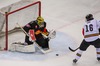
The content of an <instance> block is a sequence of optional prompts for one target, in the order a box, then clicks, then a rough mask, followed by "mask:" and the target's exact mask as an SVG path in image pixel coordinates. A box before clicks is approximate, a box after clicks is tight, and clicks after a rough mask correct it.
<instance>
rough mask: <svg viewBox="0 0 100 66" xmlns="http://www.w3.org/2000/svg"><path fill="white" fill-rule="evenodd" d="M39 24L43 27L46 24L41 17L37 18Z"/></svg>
mask: <svg viewBox="0 0 100 66" xmlns="http://www.w3.org/2000/svg"><path fill="white" fill-rule="evenodd" d="M37 22H38V25H39V26H41V25H43V23H44V19H43V18H42V17H41V16H39V17H37Z"/></svg>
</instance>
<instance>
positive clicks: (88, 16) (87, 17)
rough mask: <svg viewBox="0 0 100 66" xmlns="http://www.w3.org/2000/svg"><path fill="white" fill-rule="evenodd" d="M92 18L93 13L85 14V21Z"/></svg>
mask: <svg viewBox="0 0 100 66" xmlns="http://www.w3.org/2000/svg"><path fill="white" fill-rule="evenodd" d="M93 19H94V18H93V15H92V14H88V15H86V20H87V21H90V20H93Z"/></svg>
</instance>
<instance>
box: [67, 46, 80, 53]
mask: <svg viewBox="0 0 100 66" xmlns="http://www.w3.org/2000/svg"><path fill="white" fill-rule="evenodd" d="M68 48H69V50H70V51H72V52H75V51H76V50H78V49H79V47H78V48H76V49H72V48H70V47H68Z"/></svg>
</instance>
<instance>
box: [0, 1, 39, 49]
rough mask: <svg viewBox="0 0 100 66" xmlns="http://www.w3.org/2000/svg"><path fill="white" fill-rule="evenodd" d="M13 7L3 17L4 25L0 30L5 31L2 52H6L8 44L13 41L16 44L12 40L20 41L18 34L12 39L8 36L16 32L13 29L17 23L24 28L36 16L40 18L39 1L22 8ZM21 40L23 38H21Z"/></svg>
mask: <svg viewBox="0 0 100 66" xmlns="http://www.w3.org/2000/svg"><path fill="white" fill-rule="evenodd" d="M21 5H22V4H21ZM18 6H20V5H18ZM15 7H17V6H14V7H13V8H12V11H11V12H5V16H4V17H5V24H4V27H3V29H2V30H4V29H5V30H4V32H3V33H5V35H4V37H5V38H4V44H3V45H4V46H3V49H4V50H8V49H9V46H10V44H11V43H13V42H14V41H15V42H17V40H13V39H20V38H19V37H20V36H21V35H20V36H19V34H16V36H15V35H13V36H14V37H11V34H10V33H13V31H14V32H18V31H16V29H15V27H16V26H17V25H16V23H19V24H20V25H21V26H24V25H25V24H27V23H29V22H31V21H33V20H35V19H36V18H37V17H38V16H41V2H40V1H37V2H33V3H29V4H27V5H25V4H24V6H22V7H20V8H18V7H17V9H14V8H15ZM14 29H15V30H14ZM9 34H10V36H9ZM21 38H22V37H21ZM23 39H25V38H24V37H23ZM21 41H24V40H21ZM1 48H2V47H1Z"/></svg>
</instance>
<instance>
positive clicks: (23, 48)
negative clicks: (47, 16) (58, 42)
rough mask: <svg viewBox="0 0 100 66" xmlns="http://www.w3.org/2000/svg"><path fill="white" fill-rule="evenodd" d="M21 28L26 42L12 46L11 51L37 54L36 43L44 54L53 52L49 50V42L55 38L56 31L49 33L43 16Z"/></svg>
mask: <svg viewBox="0 0 100 66" xmlns="http://www.w3.org/2000/svg"><path fill="white" fill-rule="evenodd" d="M18 25H19V24H18ZM19 27H20V28H21V29H22V31H23V32H24V33H25V34H26V36H25V42H24V43H18V42H17V43H16V42H15V43H13V44H11V48H10V51H20V52H35V47H34V44H35V43H36V45H37V46H38V48H39V49H40V50H41V51H42V52H43V53H47V52H49V51H51V50H50V48H49V40H50V39H53V38H55V36H56V31H54V30H52V31H49V32H48V30H47V29H46V22H45V21H44V19H43V18H42V17H41V16H39V17H37V19H36V20H35V21H31V22H29V23H28V24H26V25H25V26H24V27H21V26H20V25H19ZM30 38H31V40H30Z"/></svg>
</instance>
